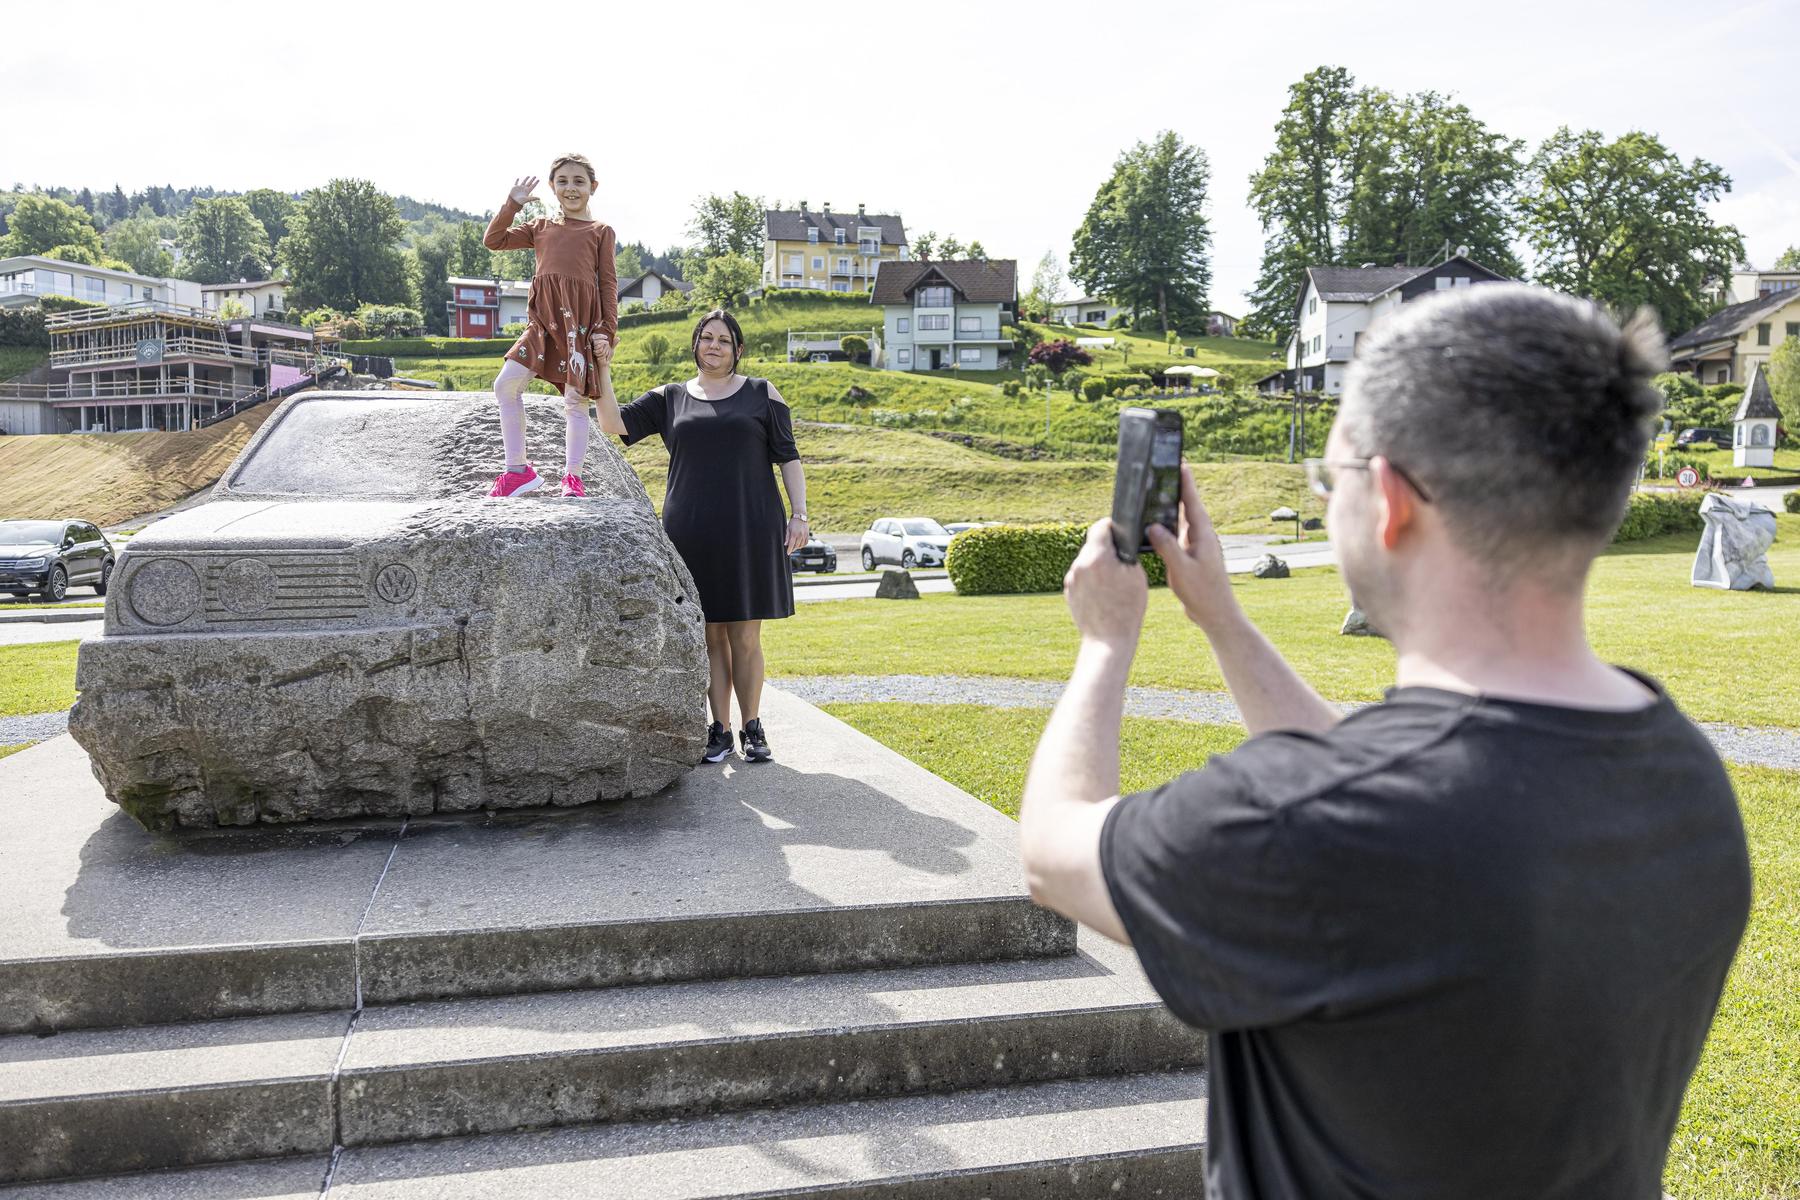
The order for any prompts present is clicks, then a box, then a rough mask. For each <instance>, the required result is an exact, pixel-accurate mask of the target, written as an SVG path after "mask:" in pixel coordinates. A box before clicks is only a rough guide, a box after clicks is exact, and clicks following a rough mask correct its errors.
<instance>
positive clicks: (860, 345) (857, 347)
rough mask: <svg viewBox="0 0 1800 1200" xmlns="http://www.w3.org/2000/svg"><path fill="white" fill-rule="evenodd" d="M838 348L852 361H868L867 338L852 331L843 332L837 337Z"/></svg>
mask: <svg viewBox="0 0 1800 1200" xmlns="http://www.w3.org/2000/svg"><path fill="white" fill-rule="evenodd" d="M838 349H839V350H842V351H843V352H844V353H845V354H846V355H848V356H849V358H850V361H851V362H853V363H860V362H868V361H869V339H868V338H866V337H859V336H857V335H856V334H854V333H850V334H845V335H844V336H843V337H841V338H839V339H838Z"/></svg>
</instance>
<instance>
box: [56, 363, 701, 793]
mask: <svg viewBox="0 0 1800 1200" xmlns="http://www.w3.org/2000/svg"><path fill="white" fill-rule="evenodd" d="M526 407H527V414H528V430H529V438H530V440H531V441H532V442H533V443H537V444H541V445H544V446H550V445H554V446H556V447H557V449H560V443H561V439H562V428H563V407H562V402H561V401H560V400H545V399H537V398H530V399H528V400H527V404H526ZM499 447H500V437H499V423H498V415H497V412H496V408H495V405H494V402H493V400H492V398H491V397H487V396H481V395H475V396H471V395H468V394H456V393H452V394H450V395H448V396H444V395H433V396H420V395H417V394H408V393H381V392H361V393H355V394H350V395H344V394H334V393H311V394H303V395H301V396H297V397H295V398H294V399H292V400H290V401H288V402H287V403H286V404H285V405H284V406H283V408H282V410H281V411H280V412H278V413H277V414H276V415H275V416H274V417H272V418H271V419H270V420H269V421H268V422H267V423H265V425H264V426H263V428H262V430H261V431H260V432H259V434H258V436H257V437H256V439H255V440H253V441H252V442H251V444H250V445H249V446H248V447H246V448H245V450H244V452H243V454H242V455H241V456H240V457H239V458H238V460H237V461H236V462H235V463H234V464H233V465H232V467H231V468H230V469H229V470H228V471H227V472H226V474H225V476H224V478H223V479H222V480H221V481H220V483H219V485H218V487H217V488H216V489H215V492H214V495H213V499H212V501H211V502H209V503H207V504H205V505H202V506H200V507H197V508H194V509H190V510H188V511H186V512H183V513H179V514H176V515H175V516H173V517H170V518H168V519H166V520H164V521H162V522H159V523H158V524H156V525H154V526H152V527H151V528H150V529H149V530H147V531H146V532H144V533H143V534H140V535H139V536H138V537H136V538H134V539H133V540H132V541H131V542H130V543H128V545H127V547H126V549H125V551H124V552H123V554H121V555H120V558H119V563H118V567H117V569H116V573H115V576H114V584H113V587H112V588H111V593H110V595H109V596H108V597H107V605H106V625H105V632H104V634H103V635H102V636H101V637H99V638H96V639H93V640H91V641H89V642H87V643H85V644H84V645H83V647H82V650H81V655H80V659H79V666H78V668H77V685H78V687H79V688H80V689H81V698H80V700H79V701H78V702H77V704H76V706H75V709H74V711H73V712H72V713H71V714H70V721H69V727H70V732H71V733H73V734H74V735H75V739H76V740H77V741H78V742H79V743H80V744H81V745H82V747H83V748H84V749H86V750H87V752H88V754H89V756H90V758H91V759H92V762H93V767H94V773H95V775H96V776H97V777H98V778H99V780H100V782H101V783H102V784H103V785H104V787H105V788H106V792H107V795H108V796H109V797H110V798H111V799H112V800H113V801H114V802H115V803H117V804H119V805H120V806H121V807H122V808H124V809H125V810H126V811H127V812H128V813H130V814H131V815H132V816H133V817H134V818H136V819H137V820H138V821H139V822H140V823H142V824H143V825H145V826H147V827H150V828H169V827H172V826H176V825H181V826H210V825H248V824H254V823H260V822H288V821H308V820H320V819H327V818H338V817H359V816H402V815H420V814H425V813H432V812H456V811H466V810H472V809H479V808H511V807H524V806H538V805H572V804H582V803H587V802H591V801H595V800H602V799H613V798H619V797H624V796H632V795H646V794H649V793H653V792H655V791H658V790H660V789H662V788H663V787H666V786H667V785H668V784H670V783H672V782H673V781H674V780H675V779H677V778H678V777H679V776H681V775H682V774H683V773H685V772H686V771H687V770H688V769H690V768H691V766H692V765H693V764H694V763H696V762H698V761H699V759H700V755H701V751H702V749H703V746H704V742H705V728H706V720H705V709H704V695H705V689H706V680H707V665H706V650H705V638H704V625H703V618H702V616H701V613H700V605H699V603H698V601H697V598H696V596H695V592H694V586H693V580H692V578H691V576H690V575H689V574H688V571H687V568H686V566H685V565H684V564H683V563H682V561H681V557H680V555H679V554H678V553H677V552H676V551H675V549H674V547H673V546H672V545H671V544H670V543H669V541H668V539H667V537H666V536H665V535H664V534H663V531H662V526H661V524H660V522H659V521H658V520H657V518H656V515H655V513H654V512H653V511H652V509H651V506H650V502H649V498H648V496H647V495H646V494H645V492H644V489H643V485H642V484H641V483H640V482H639V481H638V479H637V476H636V474H635V472H633V471H632V469H631V468H630V466H629V465H628V464H627V463H626V462H625V461H624V458H623V456H622V455H621V454H620V453H619V451H618V449H617V447H616V446H615V445H614V444H613V443H612V442H611V441H610V439H595V442H594V445H593V448H592V449H591V450H590V451H589V454H588V461H587V463H586V464H585V466H584V468H583V471H582V475H583V480H584V482H585V483H586V485H587V489H588V495H587V497H586V498H584V499H564V498H561V497H557V496H555V495H554V494H551V493H549V490H548V489H547V488H546V489H544V490H542V491H540V492H538V493H536V494H533V495H528V496H524V497H518V498H514V499H510V500H493V499H487V498H486V496H485V493H486V490H487V485H488V483H489V482H490V481H491V479H492V477H493V475H494V473H495V471H496V470H497V469H498V463H499V460H500V450H499Z"/></svg>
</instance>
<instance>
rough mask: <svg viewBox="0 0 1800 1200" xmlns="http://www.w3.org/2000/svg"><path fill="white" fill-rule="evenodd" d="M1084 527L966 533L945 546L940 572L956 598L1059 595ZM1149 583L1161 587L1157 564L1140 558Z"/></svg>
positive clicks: (1016, 527) (1153, 557)
mask: <svg viewBox="0 0 1800 1200" xmlns="http://www.w3.org/2000/svg"><path fill="white" fill-rule="evenodd" d="M1086 538H1087V526H1085V525H1078V524H1073V523H1071V524H1066V525H992V526H989V527H987V528H985V529H970V530H967V531H965V532H963V533H960V534H958V535H957V536H956V537H955V538H953V539H952V540H951V542H950V553H949V555H948V556H947V557H946V560H945V564H944V565H945V568H946V569H947V570H948V571H949V573H950V582H951V584H952V586H954V587H955V588H956V590H957V592H958V594H960V595H964V596H987V595H998V594H1004V593H1011V592H1060V591H1062V585H1063V576H1064V575H1066V574H1068V571H1069V566H1070V564H1072V563H1073V562H1074V561H1075V556H1076V555H1077V554H1079V553H1080V552H1081V545H1082V542H1083V541H1085V540H1086ZM1143 564H1144V571H1145V572H1146V573H1147V574H1148V575H1149V576H1150V582H1151V583H1153V584H1160V583H1162V582H1163V564H1162V560H1161V559H1160V558H1158V557H1156V555H1154V554H1147V555H1145V556H1144V558H1143Z"/></svg>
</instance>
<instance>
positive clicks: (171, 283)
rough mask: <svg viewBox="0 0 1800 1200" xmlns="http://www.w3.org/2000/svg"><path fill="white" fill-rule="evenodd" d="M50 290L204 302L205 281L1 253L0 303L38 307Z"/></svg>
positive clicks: (104, 300)
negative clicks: (202, 284)
mask: <svg viewBox="0 0 1800 1200" xmlns="http://www.w3.org/2000/svg"><path fill="white" fill-rule="evenodd" d="M45 296H64V297H67V298H69V299H71V300H86V301H89V302H90V303H94V304H126V303H130V302H132V301H137V300H154V301H158V302H160V303H163V304H185V305H189V306H192V307H195V308H198V307H200V304H201V291H200V285H199V284H197V283H192V282H189V281H188V280H186V279H158V278H156V277H155V276H153V275H139V274H137V273H136V272H135V271H115V270H112V269H111V268H110V267H90V266H88V265H87V264H86V263H72V262H64V261H63V260H62V259H60V258H45V257H44V256H42V255H40V254H20V255H14V256H13V257H11V258H0V308H35V307H37V305H38V303H39V302H40V301H41V300H42V299H43V298H44V297H45Z"/></svg>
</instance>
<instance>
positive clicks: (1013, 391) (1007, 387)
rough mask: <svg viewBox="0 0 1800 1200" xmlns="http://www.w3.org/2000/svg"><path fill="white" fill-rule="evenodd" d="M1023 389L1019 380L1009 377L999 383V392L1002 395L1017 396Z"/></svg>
mask: <svg viewBox="0 0 1800 1200" xmlns="http://www.w3.org/2000/svg"><path fill="white" fill-rule="evenodd" d="M1023 390H1024V389H1023V388H1022V387H1021V386H1020V384H1019V381H1018V380H1016V379H1009V380H1007V381H1006V382H1005V383H1003V384H1001V385H1000V394H1001V395H1002V396H1007V397H1012V396H1017V395H1018V394H1019V393H1020V392H1021V391H1023Z"/></svg>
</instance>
